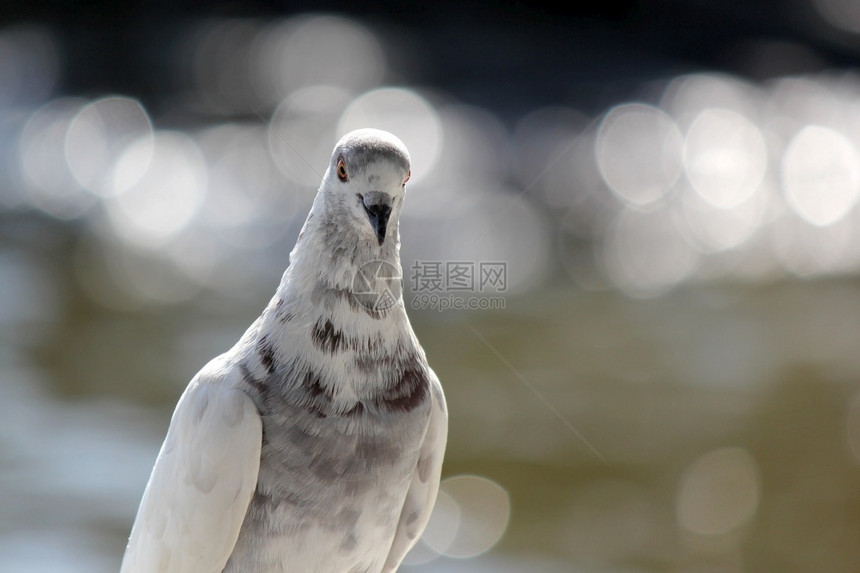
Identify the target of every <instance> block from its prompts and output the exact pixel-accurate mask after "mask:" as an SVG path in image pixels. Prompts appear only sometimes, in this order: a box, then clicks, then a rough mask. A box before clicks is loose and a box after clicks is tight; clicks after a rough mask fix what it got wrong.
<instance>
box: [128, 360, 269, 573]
mask: <svg viewBox="0 0 860 573" xmlns="http://www.w3.org/2000/svg"><path fill="white" fill-rule="evenodd" d="M205 372H206V370H205V369H204V373H201V374H199V375H198V376H197V377H196V378H195V379H194V380H193V381H192V382H191V384H189V386H188V388H187V389H186V390H185V392H184V393H183V395H182V397H181V398H180V400H179V403H178V404H177V406H176V410H175V411H174V413H173V418H172V419H171V422H170V428H169V429H168V431H167V437H166V438H165V440H164V444H163V445H162V448H161V451H160V453H159V454H158V458H157V460H156V462H155V467H154V468H153V470H152V475H151V476H150V478H149V483H148V484H147V486H146V491H145V492H144V494H143V499H142V501H141V503H140V509H139V510H138V514H137V518H136V519H135V522H134V526H133V527H132V531H131V536H130V538H129V542H128V547H127V549H126V553H125V557H124V558H123V562H122V573H156V572H157V573H172V572H177V573H178V572H187V571H213V572H214V571H221V570H222V569H223V568H224V565H225V564H226V563H227V559H228V558H229V557H230V553H231V552H232V551H233V547H234V546H235V544H236V539H237V538H238V536H239V529H240V528H241V526H242V522H243V521H244V519H245V513H246V512H247V510H248V504H249V503H250V501H251V497H252V495H253V493H254V489H255V487H256V483H257V474H258V471H259V469H260V447H261V440H262V423H261V420H260V415H259V414H258V412H257V408H256V406H255V405H254V403H253V402H252V401H251V399H250V398H249V397H248V396H247V395H246V394H245V393H244V392H242V391H241V390H238V389H236V388H232V387H230V386H229V385H228V384H226V383H225V380H224V377H223V376H207V375H206V374H205Z"/></svg>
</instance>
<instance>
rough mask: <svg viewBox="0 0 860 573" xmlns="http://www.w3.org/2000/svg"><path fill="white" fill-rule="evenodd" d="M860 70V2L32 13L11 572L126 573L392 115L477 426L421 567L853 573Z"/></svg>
mask: <svg viewBox="0 0 860 573" xmlns="http://www.w3.org/2000/svg"><path fill="white" fill-rule="evenodd" d="M858 64H860V4H857V3H856V2H853V1H852V0H786V1H782V2H780V1H776V0H759V1H754V2H746V3H725V2H711V1H706V0H643V1H620V0H619V1H607V2H586V3H579V4H577V5H576V6H568V7H561V6H560V5H559V4H557V3H549V2H544V3H505V4H499V5H493V6H481V5H465V4H454V3H436V4H422V5H407V4H404V3H384V2H370V3H365V4H363V5H362V6H361V7H360V8H357V7H356V5H355V4H354V3H347V2H335V3H328V4H319V3H316V4H310V3H284V2H241V3H240V2H230V3H203V2H198V3H192V2H184V3H183V2H149V3H145V2H121V3H101V4H75V3H70V2H35V3H34V2H18V1H11V2H6V3H5V4H4V5H3V8H2V10H0V293H2V296H0V491H2V495H0V570H4V571H6V570H9V571H28V572H30V571H37V572H38V571H45V572H57V571H62V572H78V571H80V572H85V571H86V572H93V571H115V570H116V569H117V567H118V564H119V560H120V558H121V554H122V551H123V549H124V543H125V539H126V537H127V535H128V531H129V528H130V526H131V522H132V519H133V517H134V514H135V511H136V507H137V504H138V502H139V499H140V495H141V494H142V492H143V488H144V485H145V483H146V480H147V478H148V475H149V471H150V469H151V466H152V463H153V461H154V459H155V455H156V453H157V450H158V447H159V445H160V443H161V440H162V439H163V436H164V432H165V431H166V427H167V423H168V420H169V417H170V414H171V412H172V409H173V407H174V405H175V403H176V399H177V398H178V396H179V394H180V393H181V391H182V390H183V388H184V387H185V384H186V383H187V381H188V380H189V379H190V378H191V376H193V375H194V373H195V372H196V371H197V370H198V369H199V368H200V367H201V366H202V365H203V364H204V363H205V362H207V361H208V360H209V359H210V358H211V357H213V356H215V355H217V354H219V353H220V352H223V351H224V350H226V349H227V348H229V347H230V346H231V345H232V343H233V342H234V341H235V340H236V339H237V338H238V337H239V336H240V335H241V333H242V332H243V331H244V329H245V328H246V327H247V326H248V325H249V324H250V323H251V321H252V320H253V319H254V318H255V317H256V316H257V315H258V313H259V312H260V310H261V309H262V308H263V306H264V305H265V304H266V302H267V301H268V299H269V297H270V296H271V294H272V293H273V292H274V289H275V287H276V285H277V283H278V280H279V278H280V275H281V274H282V272H283V270H284V268H285V267H286V265H287V264H288V262H289V252H290V249H291V248H292V246H293V244H294V242H295V238H296V235H297V234H298V231H299V229H300V227H301V224H302V222H303V221H304V218H305V216H306V214H307V211H308V209H309V207H310V204H311V201H312V199H313V196H314V193H315V189H316V188H317V186H318V185H319V181H320V176H321V173H322V172H323V170H324V169H325V168H326V165H327V162H328V159H329V158H328V154H329V153H330V150H331V148H332V145H333V144H334V142H335V141H337V139H338V138H339V137H340V135H342V134H343V133H345V132H347V131H349V130H350V129H353V128H357V127H365V126H374V127H379V128H383V129H388V130H390V131H392V132H394V133H395V134H397V135H398V136H399V137H400V138H401V139H403V141H404V142H405V143H406V144H407V146H408V147H409V149H410V152H411V154H412V159H413V178H412V180H411V181H410V184H409V188H408V195H407V203H406V207H405V210H404V214H403V219H402V220H403V224H402V230H401V233H402V242H403V247H402V260H403V270H404V277H403V283H404V289H405V291H406V292H405V293H404V303H405V304H406V305H407V307H408V308H410V316H411V319H412V321H413V323H414V326H415V329H416V332H417V334H418V336H419V338H420V339H421V340H422V343H423V345H424V347H425V349H426V350H427V353H428V357H429V360H430V362H431V364H432V365H433V366H434V368H435V370H436V371H437V373H438V374H439V376H440V378H441V380H442V382H443V386H444V387H445V391H446V395H447V396H448V401H449V409H450V411H451V435H450V443H449V448H448V456H447V461H446V466H445V470H444V476H443V477H444V478H445V479H444V481H443V485H442V489H441V493H440V497H439V502H438V503H437V509H436V512H435V514H434V517H433V520H432V521H431V524H430V526H429V527H428V529H427V531H426V533H425V535H424V538H423V539H422V541H421V542H420V543H419V545H418V546H417V547H416V549H415V550H414V551H413V552H412V554H411V555H410V556H409V559H408V561H407V563H408V564H407V565H405V566H404V568H403V569H404V570H407V571H416V572H425V573H428V572H449V573H450V572H455V571H456V572H459V571H496V572H498V571H501V572H506V571H512V572H513V571H535V572H556V571H577V572H579V571H582V572H593V571H602V572H609V571H618V572H621V571H624V572H633V571H636V572H639V571H641V572H646V571H647V572H690V573H693V572H695V573H705V572H708V573H710V572H721V573H722V572H731V573H741V572H752V571H781V572H805V571H828V572H831V571H832V572H851V571H857V570H858V568H860V549H858V547H860V546H858V544H857V543H856V536H857V535H858V534H860V489H858V488H857V483H860V481H858V480H860V467H858V465H860V392H858V390H860V383H858V382H860V352H858V351H857V349H858V348H860V289H858V275H860V207H858V203H860V76H858V74H857V71H858ZM451 268H457V269H459V271H464V270H465V271H470V272H472V273H476V274H475V275H474V276H473V275H469V276H470V278H472V279H474V280H473V281H472V282H471V283H468V284H466V287H467V288H463V287H464V284H463V283H462V282H460V283H455V281H453V280H451V281H448V279H451V278H452V276H451V275H450V274H449V275H448V276H442V275H440V276H439V277H438V279H439V280H440V281H441V282H439V283H438V285H437V286H435V287H432V288H429V287H428V286H427V285H428V284H430V282H428V281H429V279H430V278H432V276H431V275H430V274H429V273H430V272H431V271H433V270H435V271H439V272H441V271H442V270H445V269H451ZM484 268H486V269H492V270H494V271H495V272H502V274H496V275H493V277H494V278H495V280H494V281H489V280H487V281H485V280H483V279H488V278H492V277H490V275H487V276H484V275H482V274H480V272H482V271H481V269H484ZM462 276H463V275H462V274H460V275H458V277H460V278H462ZM501 279H503V280H501ZM449 282H450V284H449ZM490 283H492V284H490ZM484 287H487V288H484ZM490 287H492V288H490Z"/></svg>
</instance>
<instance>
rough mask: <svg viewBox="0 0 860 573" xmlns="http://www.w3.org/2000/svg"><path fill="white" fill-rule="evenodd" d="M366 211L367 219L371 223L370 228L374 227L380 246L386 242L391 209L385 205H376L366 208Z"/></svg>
mask: <svg viewBox="0 0 860 573" xmlns="http://www.w3.org/2000/svg"><path fill="white" fill-rule="evenodd" d="M364 211H365V213H367V218H368V220H369V221H370V226H371V227H373V232H374V233H376V239H377V240H378V241H379V245H380V246H382V243H383V242H384V241H385V228H386V227H387V226H388V216H389V215H391V207H389V206H388V205H384V204H379V203H377V204H375V205H370V206H367V205H365V206H364Z"/></svg>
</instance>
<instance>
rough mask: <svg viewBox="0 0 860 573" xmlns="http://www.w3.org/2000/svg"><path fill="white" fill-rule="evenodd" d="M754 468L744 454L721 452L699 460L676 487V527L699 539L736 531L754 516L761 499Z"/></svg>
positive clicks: (717, 451) (756, 467)
mask: <svg viewBox="0 0 860 573" xmlns="http://www.w3.org/2000/svg"><path fill="white" fill-rule="evenodd" d="M760 489H761V488H760V484H759V472H758V465H757V464H756V461H755V459H753V457H752V456H751V455H749V453H747V452H746V451H745V450H742V449H739V448H721V449H718V450H714V451H712V452H709V453H707V454H705V455H704V456H702V457H701V458H699V459H698V460H696V461H695V463H693V465H692V466H690V468H689V469H688V470H687V471H686V472H685V473H684V476H683V477H682V478H681V483H680V484H679V487H678V496H677V506H676V509H677V517H678V523H679V524H680V525H681V527H682V528H684V529H685V530H687V531H691V532H694V533H698V534H701V535H720V534H723V533H728V532H730V531H732V530H734V529H737V528H738V527H740V526H741V525H743V524H744V523H746V522H747V521H749V519H751V518H752V516H753V515H755V512H756V510H757V508H758V503H759V497H760V495H761V491H760Z"/></svg>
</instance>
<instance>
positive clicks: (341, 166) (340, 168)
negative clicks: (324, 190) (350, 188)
mask: <svg viewBox="0 0 860 573" xmlns="http://www.w3.org/2000/svg"><path fill="white" fill-rule="evenodd" d="M337 178H338V179H340V180H341V181H347V180H349V175H347V174H346V161H344V159H343V157H338V158H337Z"/></svg>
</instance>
